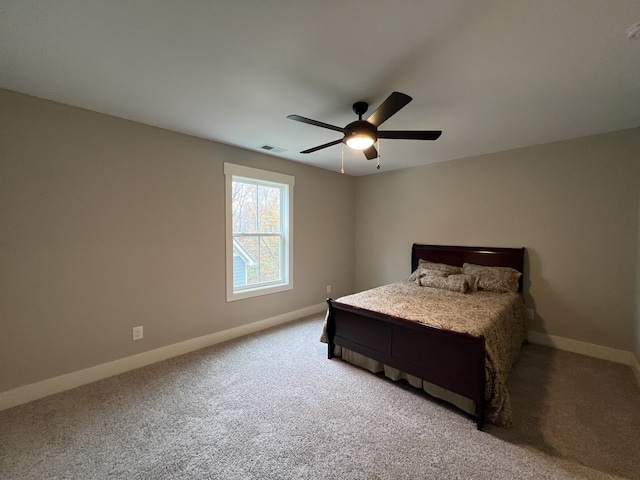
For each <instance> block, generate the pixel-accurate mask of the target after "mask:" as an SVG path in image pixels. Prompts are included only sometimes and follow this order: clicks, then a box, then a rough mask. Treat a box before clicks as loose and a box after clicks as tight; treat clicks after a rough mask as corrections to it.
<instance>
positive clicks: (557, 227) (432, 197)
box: [356, 129, 640, 354]
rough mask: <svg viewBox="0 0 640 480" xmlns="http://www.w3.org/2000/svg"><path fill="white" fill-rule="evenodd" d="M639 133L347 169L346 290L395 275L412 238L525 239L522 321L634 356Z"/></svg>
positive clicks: (510, 243)
mask: <svg viewBox="0 0 640 480" xmlns="http://www.w3.org/2000/svg"><path fill="white" fill-rule="evenodd" d="M639 139H640V129H633V130H626V131H621V132H615V133H611V134H606V135H598V136H592V137H586V138H581V139H576V140H570V141H565V142H558V143H553V144H547V145H542V146H536V147H530V148H524V149H519V150H514V151H509V152H502V153H498V154H493V155H485V156H480V157H475V158H466V159H462V160H456V161H451V162H444V163H441V164H436V165H430V166H424V167H416V168H412V169H407V170H401V171H395V172H388V173H382V174H377V175H370V176H367V177H361V178H358V179H357V182H356V289H362V288H368V287H372V286H375V285H380V284H384V283H388V282H392V281H397V280H399V279H403V278H406V277H407V276H408V274H409V270H410V249H411V244H412V243H414V242H419V243H434V244H454V245H471V246H506V247H520V246H524V247H526V248H527V256H526V260H525V261H526V265H525V268H526V279H525V289H526V297H527V301H528V303H529V304H530V305H531V306H532V307H535V310H536V318H535V320H534V322H533V323H532V325H531V329H532V330H535V331H538V332H543V333H548V334H551V335H557V336H561V337H567V338H570V339H574V340H579V341H584V342H589V343H594V344H598V345H603V346H608V347H613V348H617V349H622V350H626V351H633V350H634V349H635V351H636V354H637V349H638V346H637V343H638V342H637V341H636V339H637V338H638V335H639V334H638V333H637V328H636V323H637V320H636V318H635V316H636V308H635V297H636V256H637V255H638V222H639V215H638V206H639V189H638V185H640V162H638V158H640V140H639ZM427 151H428V149H427ZM391 161H392V160H390V159H387V162H391Z"/></svg>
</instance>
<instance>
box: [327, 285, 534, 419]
mask: <svg viewBox="0 0 640 480" xmlns="http://www.w3.org/2000/svg"><path fill="white" fill-rule="evenodd" d="M336 301H338V302H340V303H344V304H347V305H352V306H355V307H359V308H364V309H367V310H372V311H376V312H380V313H384V314H386V315H392V316H395V317H400V318H405V319H408V320H413V321H416V322H420V323H424V324H427V325H431V326H434V327H439V328H442V329H447V330H453V331H456V332H462V333H468V334H470V335H473V336H484V337H485V349H486V361H485V369H486V379H487V385H486V390H485V398H486V408H485V420H486V421H487V422H489V423H493V424H496V425H499V426H503V427H508V426H510V424H511V420H512V411H511V401H510V399H509V392H508V391H507V386H506V381H507V377H508V374H509V371H510V370H511V366H512V365H513V363H514V362H515V360H516V358H517V356H518V353H519V351H520V347H521V345H522V343H523V342H524V340H525V338H526V309H525V305H524V301H523V299H522V295H521V294H516V293H493V292H486V291H479V292H473V293H458V292H452V291H448V290H442V289H437V288H431V287H421V286H418V285H416V284H415V283H414V282H398V283H393V284H390V285H384V286H382V287H378V288H374V289H371V290H366V291H364V292H360V293H356V294H353V295H348V296H345V297H341V298H339V299H337V300H336Z"/></svg>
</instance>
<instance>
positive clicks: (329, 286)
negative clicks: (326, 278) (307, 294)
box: [327, 285, 331, 293]
mask: <svg viewBox="0 0 640 480" xmlns="http://www.w3.org/2000/svg"><path fill="white" fill-rule="evenodd" d="M327 293H331V285H327Z"/></svg>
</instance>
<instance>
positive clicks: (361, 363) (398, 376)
mask: <svg viewBox="0 0 640 480" xmlns="http://www.w3.org/2000/svg"><path fill="white" fill-rule="evenodd" d="M334 355H335V356H336V357H340V358H342V360H344V361H345V362H348V363H350V364H352V365H355V366H357V367H360V368H364V369H365V370H369V371H370V372H371V373H383V372H384V375H385V376H386V377H387V378H389V379H391V380H393V381H399V380H405V381H406V382H407V383H409V385H411V386H413V387H415V388H419V389H422V390H424V391H425V392H426V393H428V394H429V395H431V396H432V397H435V398H439V399H441V400H445V401H446V402H449V403H451V404H452V405H454V406H456V407H458V408H459V409H461V410H463V411H464V412H466V413H468V414H470V415H475V414H476V402H475V401H473V400H471V399H470V398H467V397H463V396H462V395H459V394H457V393H455V392H452V391H450V390H447V389H446V388H442V387H440V386H438V385H435V384H433V383H430V382H427V381H426V380H422V379H421V378H418V377H416V376H414V375H411V374H408V373H406V372H402V371H400V370H398V369H397V368H394V367H390V366H389V365H385V364H383V363H381V362H379V361H377V360H373V359H371V358H369V357H365V356H364V355H361V354H359V353H357V352H354V351H353V350H349V349H346V348H343V347H341V346H340V345H336V346H335V347H334Z"/></svg>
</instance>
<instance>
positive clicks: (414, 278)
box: [407, 266, 448, 285]
mask: <svg viewBox="0 0 640 480" xmlns="http://www.w3.org/2000/svg"><path fill="white" fill-rule="evenodd" d="M425 275H428V276H431V277H446V276H447V275H448V274H447V272H442V271H440V270H429V269H427V268H425V267H422V266H419V267H418V268H416V269H415V270H414V271H413V273H412V274H411V276H410V277H409V278H408V280H407V281H409V282H415V283H417V284H418V285H420V281H419V280H420V277H421V276H422V277H423V276H425Z"/></svg>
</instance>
